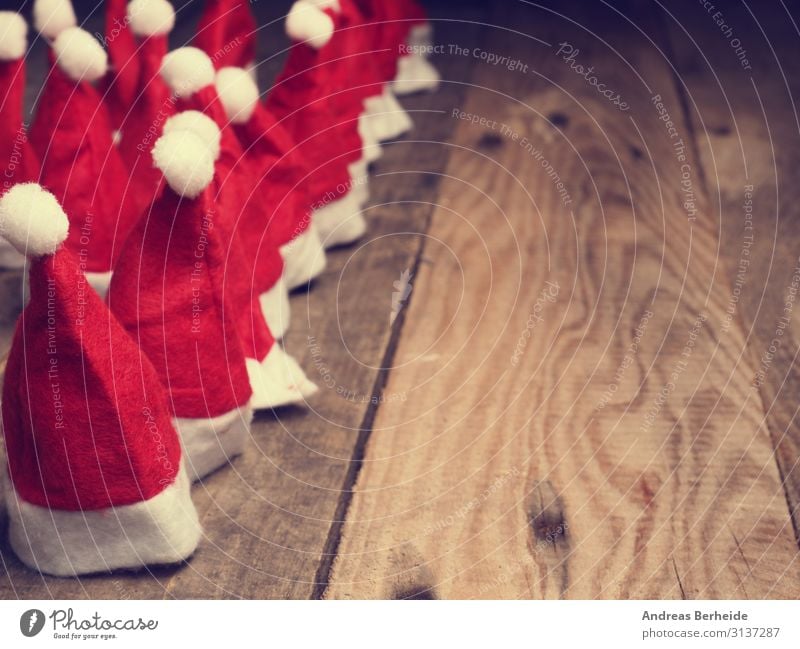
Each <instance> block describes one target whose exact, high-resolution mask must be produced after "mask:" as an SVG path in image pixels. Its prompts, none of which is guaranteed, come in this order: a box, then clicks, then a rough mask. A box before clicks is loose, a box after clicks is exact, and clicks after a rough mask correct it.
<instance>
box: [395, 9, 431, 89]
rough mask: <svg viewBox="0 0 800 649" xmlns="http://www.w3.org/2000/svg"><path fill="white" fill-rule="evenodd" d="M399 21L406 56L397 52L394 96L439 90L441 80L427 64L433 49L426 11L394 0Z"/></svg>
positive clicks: (429, 64)
mask: <svg viewBox="0 0 800 649" xmlns="http://www.w3.org/2000/svg"><path fill="white" fill-rule="evenodd" d="M392 7H393V8H394V11H396V16H397V19H398V22H399V23H400V24H401V25H403V30H401V32H400V33H401V34H402V33H403V31H405V38H404V40H403V42H401V45H407V46H408V48H407V49H408V50H410V52H409V53H405V52H398V53H399V57H398V59H397V73H396V74H395V77H394V81H393V82H392V90H393V91H394V93H395V94H396V95H411V94H414V93H417V92H430V91H433V90H436V89H437V88H438V87H439V82H440V81H441V77H440V76H439V72H438V71H437V70H436V68H435V67H433V65H432V64H431V63H430V61H428V57H429V56H430V52H431V50H432V46H433V27H432V26H431V24H430V22H429V21H428V17H427V14H426V12H425V8H424V7H423V6H422V5H421V4H420V3H419V2H417V0H396V1H395V2H394V3H392Z"/></svg>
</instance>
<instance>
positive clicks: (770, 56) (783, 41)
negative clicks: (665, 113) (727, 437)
mask: <svg viewBox="0 0 800 649" xmlns="http://www.w3.org/2000/svg"><path fill="white" fill-rule="evenodd" d="M791 8H792V6H791V5H790V6H789V7H787V6H786V5H783V4H775V5H768V6H765V5H764V4H756V5H754V6H752V7H750V8H749V10H748V8H746V7H745V6H744V5H742V4H740V3H734V2H728V3H723V4H721V5H720V7H719V9H720V10H721V11H724V16H725V17H726V20H727V21H728V23H729V24H731V25H735V26H736V32H735V33H734V35H733V36H732V38H738V39H739V41H740V42H741V43H742V45H740V48H741V49H742V50H744V51H745V52H746V58H745V59H744V60H740V57H739V56H737V53H736V48H734V47H732V46H731V41H730V40H729V39H728V38H726V37H725V35H724V34H721V33H720V31H719V28H718V27H717V25H716V23H715V22H714V21H713V20H710V19H709V17H708V16H705V15H704V14H703V13H702V11H701V12H697V11H693V9H695V7H688V6H684V5H680V4H679V5H677V6H675V7H671V8H670V13H669V14H665V20H664V24H665V25H666V26H667V32H668V36H669V43H668V45H669V47H671V50H672V51H673V52H675V57H674V60H675V65H676V68H677V73H678V77H679V79H680V82H681V83H682V84H683V85H685V89H686V93H687V96H688V97H689V102H688V104H687V105H688V107H689V116H690V119H691V121H692V124H693V126H694V129H695V131H696V132H697V133H698V137H697V142H698V150H699V153H700V159H701V162H702V165H703V168H704V170H705V177H706V179H707V185H708V194H709V196H710V197H711V200H712V209H713V211H714V213H715V214H718V215H720V225H721V240H722V242H723V244H724V245H723V252H724V257H725V259H726V262H727V266H728V275H729V276H730V278H731V284H732V285H733V286H734V287H735V288H736V289H737V290H736V294H735V295H732V296H731V301H730V307H731V310H733V311H735V312H736V313H737V314H738V315H739V316H740V317H741V319H742V321H743V324H744V326H745V329H746V332H747V335H748V338H749V342H748V345H747V349H748V353H749V356H750V359H751V363H752V364H754V365H755V367H756V368H757V370H756V372H757V374H756V376H754V377H753V381H754V384H757V385H758V387H759V392H760V394H761V398H762V402H763V407H764V409H765V412H766V421H767V425H768V427H769V430H770V435H771V437H772V440H773V444H774V446H775V449H776V459H777V461H778V464H779V468H780V473H781V477H782V480H783V483H784V488H785V490H786V494H787V498H788V500H789V503H790V509H791V511H792V513H793V522H794V529H795V537H796V538H797V540H798V542H800V465H799V464H798V458H800V428H799V427H798V423H797V421H796V415H797V406H796V401H797V399H796V398H795V395H796V394H797V393H798V389H800V374H799V373H798V369H797V366H796V360H797V354H798V350H800V329H798V320H797V316H796V314H795V313H794V311H795V308H794V304H793V301H792V296H793V292H794V291H796V288H797V287H796V286H795V287H793V286H792V285H793V281H794V280H793V276H794V275H795V273H796V269H797V267H798V264H799V263H800V262H799V261H798V250H799V248H798V245H799V244H800V235H798V226H800V187H798V184H797V168H798V165H800V124H798V118H797V114H796V106H797V104H798V101H800V93H798V91H797V88H798V83H800V63H799V62H798V60H797V57H796V54H795V53H796V50H797V44H798V41H800V36H798V34H797V32H796V31H795V28H794V26H793V21H794V22H795V23H796V22H797V18H798V15H797V11H796V5H795V7H794V16H792V14H791V13H789V10H790V9H791ZM748 68H749V69H748ZM748 187H749V188H751V189H747V188H748ZM748 202H749V203H750V205H746V203H748ZM787 305H789V306H788V308H786V307H787ZM785 309H786V310H785ZM778 332H780V333H778ZM776 338H777V339H778V342H777V345H775V347H776V351H774V352H771V351H770V347H771V346H772V345H773V342H774V341H775V340H776Z"/></svg>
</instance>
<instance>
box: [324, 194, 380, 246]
mask: <svg viewBox="0 0 800 649" xmlns="http://www.w3.org/2000/svg"><path fill="white" fill-rule="evenodd" d="M314 223H315V224H316V226H317V230H318V231H319V236H320V239H321V240H322V245H323V246H324V247H325V249H326V250H327V249H329V248H333V247H335V246H344V245H347V244H350V243H353V242H354V241H357V240H358V239H360V238H361V237H363V236H364V233H365V232H366V231H367V222H366V221H365V220H364V215H363V214H361V206H360V205H359V198H358V195H357V194H356V192H353V191H349V192H347V194H345V195H344V196H343V197H342V198H340V199H339V200H336V201H332V202H330V203H328V204H327V205H325V206H324V207H321V208H320V209H318V210H315V211H314Z"/></svg>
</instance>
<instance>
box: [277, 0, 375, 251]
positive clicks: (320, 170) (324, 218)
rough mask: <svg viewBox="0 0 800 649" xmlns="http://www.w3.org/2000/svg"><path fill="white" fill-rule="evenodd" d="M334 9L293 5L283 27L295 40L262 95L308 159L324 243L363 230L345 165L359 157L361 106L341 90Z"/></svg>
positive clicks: (343, 75)
mask: <svg viewBox="0 0 800 649" xmlns="http://www.w3.org/2000/svg"><path fill="white" fill-rule="evenodd" d="M335 15H336V14H335V13H334V11H333V9H332V8H328V9H327V10H325V11H323V10H321V9H320V8H319V7H317V6H315V5H314V4H312V3H311V2H308V1H306V0H300V1H299V2H296V3H295V4H294V5H293V6H292V9H291V10H290V11H289V15H288V16H287V19H286V31H287V34H288V35H289V37H290V38H292V39H293V40H294V41H295V45H294V47H293V48H292V51H291V52H290V54H289V58H288V60H287V62H286V65H285V67H284V69H283V71H282V72H281V74H280V76H279V78H278V80H277V81H276V83H275V86H274V87H273V89H272V91H271V92H270V94H269V96H268V97H267V108H268V109H269V110H270V111H271V112H272V113H273V114H274V115H275V116H276V118H277V119H279V120H280V121H281V123H282V124H283V125H284V126H285V127H286V128H287V130H288V131H289V133H290V134H291V136H292V137H293V138H294V139H295V141H296V142H297V145H298V147H299V149H300V154H301V155H302V156H303V157H304V158H305V159H306V160H307V161H308V167H309V171H310V175H309V181H308V182H309V197H310V208H311V210H312V211H314V215H313V217H312V218H313V221H314V223H315V225H316V226H317V228H318V229H319V231H320V238H321V240H322V242H323V245H326V246H327V247H330V246H331V245H336V244H339V243H349V242H351V241H354V240H355V239H357V238H359V237H360V236H361V235H362V234H363V233H364V230H365V224H364V220H363V217H362V215H361V210H360V207H361V205H362V204H363V202H364V195H363V192H361V191H355V192H354V191H353V189H354V188H355V187H357V186H358V185H357V184H356V183H355V182H354V178H353V176H352V174H351V173H350V165H351V164H352V163H354V162H358V161H359V160H361V159H363V142H362V140H361V137H360V135H359V130H358V113H359V110H360V109H359V108H358V107H357V105H354V104H351V102H349V101H348V98H349V93H347V92H346V91H343V90H342V88H346V87H347V86H348V84H349V83H350V81H349V80H348V79H347V76H348V75H347V72H348V70H349V66H345V64H344V63H342V61H341V60H340V58H339V56H338V48H339V45H337V42H336V41H335V40H334V38H335V29H336V25H335V23H334V19H333V17H334V16H335ZM339 36H340V37H341V36H342V35H341V34H339ZM338 40H339V42H341V38H340V39H338ZM351 105H353V106H355V107H354V108H353V109H352V110H350V111H348V107H349V106H351ZM317 211H319V214H317Z"/></svg>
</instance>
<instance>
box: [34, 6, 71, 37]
mask: <svg viewBox="0 0 800 649" xmlns="http://www.w3.org/2000/svg"><path fill="white" fill-rule="evenodd" d="M77 24H78V21H77V19H76V18H75V11H74V10H73V8H72V3H71V2H70V0H34V3H33V26H34V27H35V28H36V31H37V32H39V33H40V34H41V35H42V36H44V37H45V38H49V39H50V40H53V39H54V38H55V37H56V36H58V35H59V34H60V33H61V32H63V31H64V30H65V29H67V28H68V27H75V26H76V25H77Z"/></svg>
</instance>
